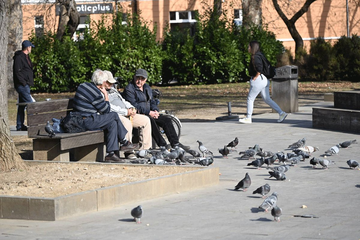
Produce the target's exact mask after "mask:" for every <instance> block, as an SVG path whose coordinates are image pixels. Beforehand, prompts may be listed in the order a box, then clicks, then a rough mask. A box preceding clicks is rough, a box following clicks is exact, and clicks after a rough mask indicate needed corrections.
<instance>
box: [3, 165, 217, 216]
mask: <svg viewBox="0 0 360 240" xmlns="http://www.w3.org/2000/svg"><path fill="white" fill-rule="evenodd" d="M164 167H166V166H164ZM179 167H180V166H179ZM218 183H219V168H215V167H200V169H199V170H194V171H190V172H184V173H179V174H174V175H170V176H164V177H159V178H155V179H149V180H146V181H141V182H133V183H127V184H121V185H116V186H111V187H106V188H101V189H96V190H93V191H86V192H80V193H75V194H70V195H66V196H61V197H56V198H32V197H14V196H0V218H2V219H27V220H44V221H56V220H59V219H63V218H66V217H70V216H75V215H80V214H85V213H87V212H95V211H101V210H104V209H111V208H114V207H117V206H120V205H121V204H124V203H127V202H130V201H131V202H133V201H143V200H146V199H151V198H157V197H161V196H165V195H169V194H174V193H181V192H185V191H191V190H195V189H197V188H202V187H206V186H211V185H216V184H218Z"/></svg>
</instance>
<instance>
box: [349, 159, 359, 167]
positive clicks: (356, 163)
mask: <svg viewBox="0 0 360 240" xmlns="http://www.w3.org/2000/svg"><path fill="white" fill-rule="evenodd" d="M346 163H347V164H348V165H349V167H350V168H353V169H355V168H359V162H358V161H356V160H352V159H350V160H347V161H346Z"/></svg>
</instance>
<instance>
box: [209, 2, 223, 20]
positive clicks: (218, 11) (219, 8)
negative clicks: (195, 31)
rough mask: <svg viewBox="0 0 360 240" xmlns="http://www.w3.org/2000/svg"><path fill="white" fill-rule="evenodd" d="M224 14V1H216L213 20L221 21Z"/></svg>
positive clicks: (212, 15)
mask: <svg viewBox="0 0 360 240" xmlns="http://www.w3.org/2000/svg"><path fill="white" fill-rule="evenodd" d="M221 13H222V0H214V10H213V12H212V14H211V18H212V19H215V18H216V19H219V18H220V16H221Z"/></svg>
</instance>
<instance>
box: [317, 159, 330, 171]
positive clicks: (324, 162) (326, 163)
mask: <svg viewBox="0 0 360 240" xmlns="http://www.w3.org/2000/svg"><path fill="white" fill-rule="evenodd" d="M330 163H332V162H330V161H329V160H327V159H322V158H320V160H319V164H320V165H321V166H322V167H323V168H324V169H328V168H329V164H330Z"/></svg>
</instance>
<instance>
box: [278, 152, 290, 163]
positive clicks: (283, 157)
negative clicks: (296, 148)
mask: <svg viewBox="0 0 360 240" xmlns="http://www.w3.org/2000/svg"><path fill="white" fill-rule="evenodd" d="M276 156H277V158H278V160H279V162H281V163H285V162H286V160H287V159H288V158H287V154H285V153H284V152H277V153H276Z"/></svg>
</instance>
